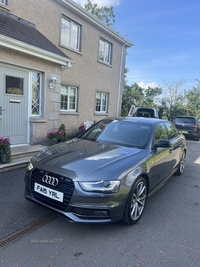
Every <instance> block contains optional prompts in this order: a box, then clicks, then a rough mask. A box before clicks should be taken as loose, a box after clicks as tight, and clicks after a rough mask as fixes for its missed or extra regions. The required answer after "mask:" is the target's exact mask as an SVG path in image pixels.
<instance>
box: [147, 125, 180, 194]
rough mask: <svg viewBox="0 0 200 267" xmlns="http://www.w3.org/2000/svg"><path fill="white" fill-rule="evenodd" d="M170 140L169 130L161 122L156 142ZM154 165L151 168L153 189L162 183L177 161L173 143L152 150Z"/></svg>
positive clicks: (157, 128)
mask: <svg viewBox="0 0 200 267" xmlns="http://www.w3.org/2000/svg"><path fill="white" fill-rule="evenodd" d="M163 139H164V140H168V132H167V128H166V126H165V124H164V123H163V122H162V123H159V124H158V125H157V127H156V130H155V134H154V143H159V142H160V140H163ZM152 156H153V160H154V166H153V167H152V169H151V176H152V181H153V183H152V189H154V188H155V187H157V186H158V185H159V184H161V183H162V182H163V181H164V180H165V179H166V178H167V177H168V176H169V175H170V173H171V172H172V169H173V166H174V164H175V162H176V159H175V153H173V145H172V146H170V147H156V148H153V150H152Z"/></svg>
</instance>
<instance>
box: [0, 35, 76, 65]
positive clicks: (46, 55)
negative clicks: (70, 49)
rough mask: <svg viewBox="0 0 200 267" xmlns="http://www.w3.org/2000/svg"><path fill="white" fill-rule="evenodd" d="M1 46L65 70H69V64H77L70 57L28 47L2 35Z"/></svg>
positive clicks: (0, 37) (0, 38)
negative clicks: (58, 65) (43, 60)
mask: <svg viewBox="0 0 200 267" xmlns="http://www.w3.org/2000/svg"><path fill="white" fill-rule="evenodd" d="M0 46H3V47H6V48H10V49H13V50H16V51H19V52H22V53H25V54H28V55H31V56H35V57H38V58H42V59H45V60H48V61H51V62H54V63H57V64H60V65H62V66H63V68H65V67H66V68H67V67H68V66H69V64H70V65H71V64H72V63H75V62H74V61H73V60H71V59H70V58H68V57H62V56H60V55H58V54H55V53H52V52H48V51H46V50H44V49H41V48H37V47H35V46H32V45H28V44H26V43H23V42H20V41H17V40H15V39H13V38H10V37H7V36H5V35H2V34H0Z"/></svg>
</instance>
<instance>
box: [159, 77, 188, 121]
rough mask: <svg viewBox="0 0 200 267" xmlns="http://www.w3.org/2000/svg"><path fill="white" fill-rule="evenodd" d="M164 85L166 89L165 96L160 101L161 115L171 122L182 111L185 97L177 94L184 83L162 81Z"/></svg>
mask: <svg viewBox="0 0 200 267" xmlns="http://www.w3.org/2000/svg"><path fill="white" fill-rule="evenodd" d="M164 84H165V87H166V89H167V96H166V97H164V98H163V99H162V108H163V114H164V116H165V117H166V118H167V119H168V120H169V121H172V120H173V119H174V118H175V117H176V116H177V115H180V113H182V112H183V109H184V106H183V103H184V102H185V97H184V96H183V94H180V93H179V89H180V88H181V87H182V86H183V85H184V82H183V81H182V80H180V81H178V82H171V81H167V80H164Z"/></svg>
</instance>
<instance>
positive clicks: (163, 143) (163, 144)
mask: <svg viewBox="0 0 200 267" xmlns="http://www.w3.org/2000/svg"><path fill="white" fill-rule="evenodd" d="M154 147H171V142H170V141H169V140H166V139H161V140H160V141H159V143H155V144H154Z"/></svg>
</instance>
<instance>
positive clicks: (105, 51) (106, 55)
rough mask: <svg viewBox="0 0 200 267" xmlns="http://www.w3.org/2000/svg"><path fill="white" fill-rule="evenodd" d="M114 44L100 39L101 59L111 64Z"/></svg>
mask: <svg viewBox="0 0 200 267" xmlns="http://www.w3.org/2000/svg"><path fill="white" fill-rule="evenodd" d="M111 55H112V45H111V43H109V42H107V41H105V40H103V39H100V40H99V60H100V61H102V62H104V63H106V64H109V65H111Z"/></svg>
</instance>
